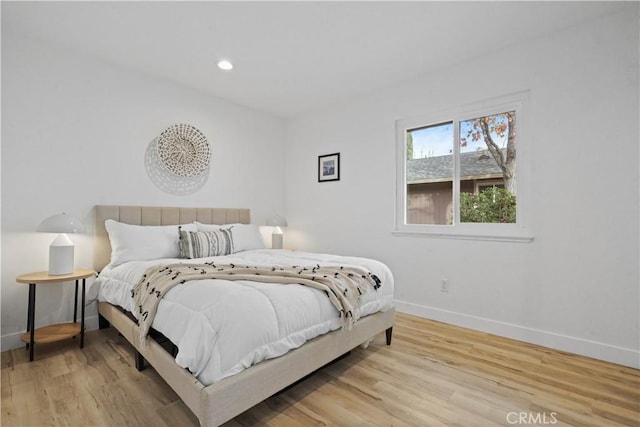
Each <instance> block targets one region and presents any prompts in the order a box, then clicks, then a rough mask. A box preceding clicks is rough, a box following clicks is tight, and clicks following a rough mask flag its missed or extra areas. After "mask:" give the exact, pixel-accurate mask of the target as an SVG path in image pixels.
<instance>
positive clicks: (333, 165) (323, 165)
mask: <svg viewBox="0 0 640 427" xmlns="http://www.w3.org/2000/svg"><path fill="white" fill-rule="evenodd" d="M338 180H340V153H333V154H325V155H324V156H318V182H325V181H338Z"/></svg>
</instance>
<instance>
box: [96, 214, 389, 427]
mask: <svg viewBox="0 0 640 427" xmlns="http://www.w3.org/2000/svg"><path fill="white" fill-rule="evenodd" d="M108 220H112V221H109V222H108V223H111V224H113V221H116V222H117V223H118V224H131V225H133V226H152V227H153V226H155V227H159V226H175V225H177V224H194V223H198V224H199V226H203V227H206V225H207V224H219V225H224V224H238V227H239V226H240V224H250V212H249V210H248V209H221V208H177V207H140V206H96V207H95V228H94V269H96V271H100V272H101V273H100V277H99V279H98V280H97V281H96V282H97V286H98V287H99V288H100V290H99V293H100V298H99V302H98V312H99V317H100V325H101V327H105V326H107V325H111V326H113V327H114V328H116V329H117V330H118V331H119V332H120V333H121V334H122V335H123V336H124V337H125V338H126V339H127V341H129V343H131V345H133V347H134V348H135V349H136V352H137V355H138V356H137V358H136V366H137V367H138V369H142V367H143V365H144V361H146V362H147V363H148V364H149V365H151V366H152V367H153V368H154V369H155V370H156V371H157V372H158V373H159V374H160V375H161V376H162V378H163V379H164V380H165V381H166V382H167V383H168V384H169V386H170V387H171V388H172V389H173V390H174V391H175V392H176V393H177V394H178V395H179V396H180V398H181V399H182V400H183V401H184V403H185V404H186V405H187V406H188V407H189V409H190V410H191V411H193V413H194V414H195V415H196V416H197V418H198V420H199V422H200V424H201V425H203V426H217V425H220V424H222V423H224V422H226V421H228V420H230V419H232V418H233V417H235V416H236V415H239V414H240V413H242V412H244V411H245V410H247V409H249V408H251V407H252V406H254V405H255V404H257V403H259V402H261V401H263V400H265V399H267V398H268V397H270V396H271V395H273V394H275V393H277V392H278V391H280V390H282V389H283V388H286V387H287V386H289V385H291V384H293V383H295V382H296V381H298V380H300V379H301V378H304V377H305V376H307V375H308V374H310V373H312V372H313V371H315V370H317V369H319V368H321V367H322V366H324V365H326V364H327V363H329V362H331V361H332V360H334V359H336V358H338V357H340V356H342V355H343V354H345V353H347V352H348V351H350V350H351V349H353V348H355V347H357V346H359V345H362V344H367V343H368V342H369V341H370V340H371V339H372V338H373V337H374V336H376V335H377V334H379V333H382V332H385V333H386V338H387V344H390V342H391V333H392V327H393V323H394V317H395V311H394V309H393V305H392V301H393V294H392V291H393V278H392V276H391V273H390V272H389V271H388V268H387V267H386V266H384V264H381V263H379V262H377V261H374V260H369V259H366V258H354V257H338V256H335V255H328V254H308V253H305V252H298V251H285V250H271V249H261V248H249V249H247V250H241V251H238V252H237V253H233V254H231V255H229V256H225V257H214V258H206V259H204V261H207V262H209V263H210V265H214V263H215V264H216V265H218V266H219V265H220V264H219V263H222V262H224V263H225V265H232V266H236V265H246V266H247V268H249V267H252V266H254V265H255V266H257V265H267V264H270V265H278V266H282V265H289V264H294V266H295V267H296V268H298V266H303V267H304V266H312V265H318V267H319V266H320V264H322V265H323V266H325V265H328V266H333V267H332V268H336V269H337V268H343V266H347V267H349V266H357V267H361V268H365V269H367V270H369V271H372V272H375V277H376V279H377V280H380V279H381V281H382V285H378V286H380V289H377V288H376V292H368V293H365V294H364V295H362V301H363V303H362V304H360V306H359V307H358V317H359V318H358V319H357V321H355V322H353V323H352V324H349V325H348V327H347V326H346V324H345V322H344V319H342V316H337V315H336V314H337V312H336V311H335V310H334V309H333V308H332V307H331V306H330V305H327V304H330V303H328V302H327V301H328V299H325V298H324V297H323V298H320V297H318V295H321V292H320V291H318V290H317V289H312V288H309V287H303V286H300V285H297V284H296V285H280V284H276V285H273V284H268V283H261V282H255V283H254V282H251V281H237V282H228V283H227V281H226V280H214V281H210V280H209V279H207V280H202V281H200V280H194V281H191V280H189V281H185V282H183V283H181V284H179V285H177V286H176V287H175V288H173V289H171V290H170V291H168V292H167V293H166V294H165V295H164V298H162V300H161V301H160V304H159V305H158V308H157V311H158V314H157V316H156V318H155V320H154V321H153V327H152V330H151V331H150V333H149V335H147V334H146V333H143V332H142V331H141V329H140V327H139V326H138V322H137V321H136V318H139V316H137V315H136V313H135V307H133V306H127V302H126V300H125V299H124V298H125V297H124V296H122V295H124V294H128V292H129V290H127V292H123V291H122V290H119V288H118V287H117V286H115V285H118V282H122V283H126V286H129V287H131V284H132V283H133V282H134V281H137V277H138V276H140V274H141V273H142V272H145V271H147V269H148V268H149V267H150V266H152V265H153V264H163V265H169V264H171V263H173V262H179V263H181V265H182V264H189V263H197V262H200V261H202V260H201V259H193V260H184V259H179V260H177V259H164V258H162V257H160V258H162V259H160V260H155V259H150V260H135V261H131V260H125V261H126V262H121V263H120V264H116V263H115V261H114V260H113V259H112V255H113V256H114V257H116V254H115V252H116V251H114V253H113V254H112V248H111V244H110V240H109V234H108V233H107V228H106V227H105V222H107V221H108ZM119 226H120V225H119ZM152 227H147V228H149V229H150V228H152ZM125 230H126V229H125ZM112 237H113V232H112ZM203 265H204V264H203ZM207 265H209V264H207ZM200 266H202V265H200ZM193 268H194V269H195V267H193ZM255 268H257V267H255ZM310 268H311V267H310ZM314 268H315V267H314ZM354 268H355V267H354ZM305 269H306V267H305ZM336 275H337V273H336ZM325 277H326V276H325ZM363 277H364V276H363ZM378 277H380V279H378ZM196 282H198V283H197V284H196ZM200 282H201V283H200ZM196 288H198V292H203V293H204V294H205V295H206V294H211V292H218V293H217V294H215V295H216V297H215V300H216V301H219V304H218V305H217V306H216V307H215V309H209V306H207V307H205V308H202V309H201V308H199V307H200V306H204V304H202V303H201V302H200V303H198V302H194V303H191V302H189V303H187V302H183V298H184V295H185V294H189V293H193V292H195V291H196ZM214 288H215V289H214ZM228 290H233V291H234V292H241V298H242V301H243V305H245V304H246V305H248V304H249V302H250V301H253V300H256V301H257V302H258V303H257V304H258V305H256V306H250V307H251V308H250V310H251V312H252V313H254V314H255V316H244V317H243V319H246V318H248V319H249V320H251V318H254V319H253V320H254V323H247V324H245V323H244V321H243V320H241V319H239V318H234V310H231V309H227V306H228V301H231V299H233V298H236V299H237V297H234V296H233V295H231V294H230V295H229V296H227V293H228V292H227V291H228ZM325 293H327V296H329V293H328V292H325ZM118 294H120V296H118ZM311 295H313V298H316V299H312V300H308V301H307V298H312V297H311ZM369 295H371V296H369ZM129 298H130V297H129ZM225 298H227V299H226V300H225ZM264 298H268V302H265V303H261V302H260V301H262V300H263V299H264ZM272 298H273V299H272ZM278 298H280V299H278ZM204 299H205V298H200V300H204ZM184 301H186V299H185V300H184ZM291 301H300V306H298V305H291ZM187 304H192V305H193V307H195V308H193V307H191V306H189V307H188V308H189V310H188V311H189V313H187V314H189V315H190V316H192V317H193V318H196V319H200V318H202V317H206V316H209V317H210V318H213V319H208V321H209V322H211V323H210V325H212V326H210V327H209V326H206V327H203V326H195V327H194V325H195V323H194V321H192V320H191V318H188V317H187V315H186V314H185V317H184V319H183V318H182V317H181V316H182V315H181V314H180V313H182V312H181V311H180V310H182V311H183V312H184V311H185V309H184V307H186V306H187ZM198 304H199V305H198ZM260 304H263V305H268V306H269V308H268V309H266V308H265V309H264V310H266V311H263V312H262V313H263V314H262V315H261V314H260V313H261V311H260V310H261V308H260ZM296 304H298V303H297V302H296ZM304 304H307V305H306V306H305V305H304ZM280 306H282V307H284V308H279V307H280ZM176 307H178V308H176ZM292 307H293V308H292ZM327 307H328V308H327ZM198 310H200V311H198ZM225 310H227V311H225ZM278 310H280V311H278ZM292 310H293V311H296V310H298V311H299V312H300V313H301V314H300V315H298V316H293V317H295V318H296V322H298V321H299V322H303V323H301V326H300V325H299V326H289V324H288V323H284V325H285V326H282V325H280V326H278V325H276V326H275V329H276V331H275V332H269V330H268V329H265V330H264V331H263V330H262V329H261V328H263V327H264V328H267V327H268V325H269V324H270V322H269V321H268V319H269V316H270V313H271V312H272V311H273V312H275V313H276V314H275V317H276V318H278V321H279V320H280V319H279V318H280V317H281V314H280V313H282V312H284V311H292ZM332 310H334V311H333V316H332V318H331V319H327V318H326V314H327V313H328V312H331V311H332ZM191 312H193V313H191ZM316 312H317V313H318V314H317V316H320V317H319V318H320V319H324V320H322V322H321V323H317V321H316V323H313V322H314V320H313V319H309V318H313V317H314V316H316V314H315V313H316ZM203 313H204V314H203ZM211 313H213V314H211ZM178 314H180V316H178ZM323 316H324V317H323ZM297 317H299V318H300V319H297ZM178 318H180V319H182V320H179V321H176V320H175V319H178ZM162 319H164V320H162ZM167 319H170V320H167ZM255 319H260V321H258V322H255ZM249 320H247V321H249ZM214 322H218V323H214ZM304 322H311V323H309V324H310V325H312V327H308V325H307V324H306V323H304ZM140 323H142V322H140ZM185 325H186V326H185ZM221 325H222V326H224V328H223V327H221ZM240 325H243V326H240ZM181 328H182V329H181ZM234 328H235V329H234ZM289 328H291V329H292V330H295V331H296V332H295V333H293V332H290V331H289V330H288V329H289ZM296 328H297V329H296ZM236 329H244V332H247V330H250V331H251V332H253V333H254V335H256V336H257V337H258V338H247V339H246V340H245V339H244V338H243V340H238V339H237V336H238V332H237V330H236ZM283 329H284V331H283ZM194 331H195V332H194ZM244 332H243V333H244ZM194 334H197V335H198V336H200V339H196V340H195V341H194V340H193V339H191V341H188V340H186V339H185V340H183V339H182V338H183V337H184V336H186V335H194ZM269 334H280V335H277V336H276V338H279V339H278V340H277V341H276V344H275V345H272V344H268V345H266V344H265V345H262V344H261V342H259V343H257V344H256V343H253V341H252V340H256V339H263V338H262V337H263V336H267V335H269ZM158 336H159V337H161V339H154V338H157V337H158ZM202 337H204V338H202ZM225 337H226V338H225ZM167 339H168V340H169V342H170V344H171V345H170V347H169V348H170V351H167V345H166V342H163V341H164V340H167ZM225 339H226V341H225ZM265 339H266V338H265ZM269 339H272V338H269ZM245 341H247V342H249V341H250V342H251V344H248V343H246V342H245ZM212 342H214V343H215V344H212V345H210V343H212ZM265 342H266V341H265ZM269 342H270V341H269ZM236 345H238V346H239V347H240V348H235V346H236ZM243 345H244V346H245V347H247V346H248V347H251V348H252V349H253V348H254V347H255V348H256V349H258V350H256V351H255V352H253V353H251V354H246V355H245V350H246V348H243ZM232 346H233V347H232ZM218 347H219V348H218ZM210 348H212V350H211V352H209V350H210ZM235 353H238V354H241V355H243V357H240V358H239V359H237V360H236V359H233V357H231V356H230V354H235ZM194 355H197V356H198V359H197V360H196V359H195V356H194Z"/></svg>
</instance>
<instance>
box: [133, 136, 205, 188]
mask: <svg viewBox="0 0 640 427" xmlns="http://www.w3.org/2000/svg"><path fill="white" fill-rule="evenodd" d="M210 160H211V150H210V148H209V142H208V141H207V138H206V137H205V136H204V134H203V133H202V132H200V131H199V130H198V129H197V128H195V127H194V126H191V125H188V124H184V123H180V124H176V125H172V126H169V127H168V128H167V129H165V130H164V131H163V132H162V133H161V134H160V136H158V137H157V138H154V139H153V141H151V142H150V143H149V145H148V146H147V150H146V153H145V158H144V164H145V168H146V169H147V174H148V175H149V178H150V179H151V181H152V182H153V183H154V184H155V185H156V186H157V187H158V188H160V189H161V190H162V191H165V192H167V193H171V194H176V195H187V194H192V193H195V192H196V191H198V190H199V189H200V188H202V186H203V185H204V184H205V183H206V182H207V179H209V162H210Z"/></svg>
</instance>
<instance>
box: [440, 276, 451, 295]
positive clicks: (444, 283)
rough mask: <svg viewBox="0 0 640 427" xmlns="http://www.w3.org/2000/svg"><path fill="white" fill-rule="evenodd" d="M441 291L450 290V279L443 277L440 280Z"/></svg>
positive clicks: (446, 291)
mask: <svg viewBox="0 0 640 427" xmlns="http://www.w3.org/2000/svg"><path fill="white" fill-rule="evenodd" d="M440 292H445V293H448V292H449V279H442V280H441V281H440Z"/></svg>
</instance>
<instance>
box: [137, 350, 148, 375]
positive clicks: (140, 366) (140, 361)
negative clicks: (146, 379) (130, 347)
mask: <svg viewBox="0 0 640 427" xmlns="http://www.w3.org/2000/svg"><path fill="white" fill-rule="evenodd" d="M144 364H145V360H144V357H142V354H140V352H139V351H136V369H137V370H138V372H142V371H143V370H144V368H145V367H146V366H144Z"/></svg>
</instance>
